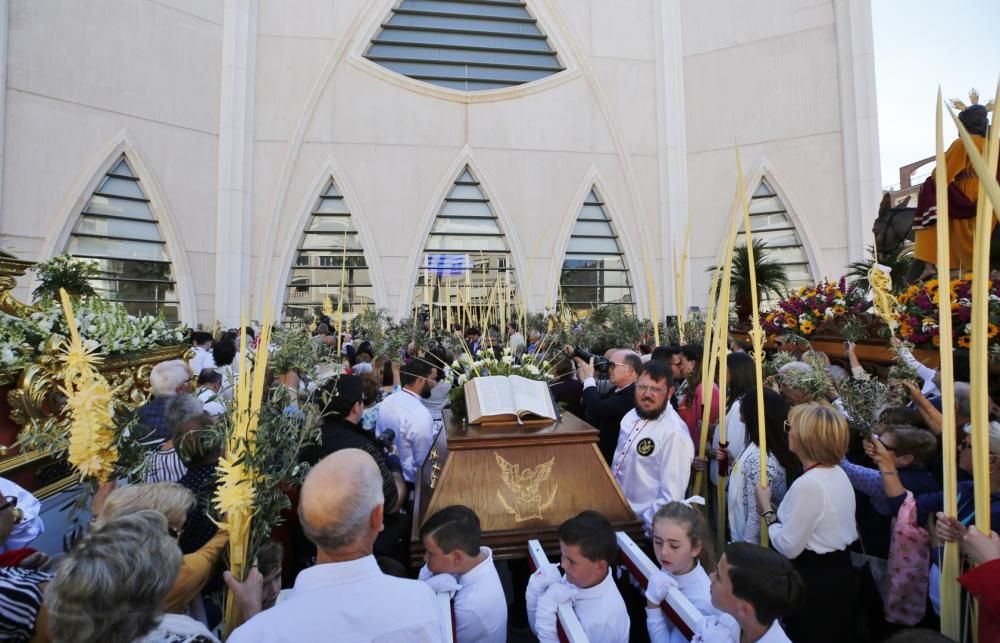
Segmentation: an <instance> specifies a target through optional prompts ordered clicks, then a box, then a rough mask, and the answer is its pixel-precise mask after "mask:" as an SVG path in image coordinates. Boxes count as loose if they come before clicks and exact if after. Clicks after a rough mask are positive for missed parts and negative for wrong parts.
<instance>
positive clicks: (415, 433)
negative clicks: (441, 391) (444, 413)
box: [375, 357, 437, 485]
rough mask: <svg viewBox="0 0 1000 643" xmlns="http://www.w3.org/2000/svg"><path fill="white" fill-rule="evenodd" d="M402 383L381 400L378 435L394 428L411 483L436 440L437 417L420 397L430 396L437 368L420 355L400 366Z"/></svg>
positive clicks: (400, 456)
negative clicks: (434, 417)
mask: <svg viewBox="0 0 1000 643" xmlns="http://www.w3.org/2000/svg"><path fill="white" fill-rule="evenodd" d="M399 383H400V384H401V385H402V387H403V388H402V389H401V390H399V391H396V392H395V393H393V394H392V395H390V396H389V397H387V398H385V400H383V401H382V406H381V407H380V409H379V413H378V421H377V422H376V424H375V435H377V436H379V437H381V435H382V433H383V432H384V431H385V430H386V429H392V430H393V431H394V432H395V434H396V437H395V441H394V442H395V445H396V451H398V452H399V460H400V462H401V463H402V465H403V479H404V480H406V482H407V484H410V485H412V484H413V483H414V481H415V480H416V479H417V472H418V471H419V470H420V465H422V464H423V463H424V460H425V459H426V458H427V454H428V453H430V450H431V445H432V444H433V443H434V421H433V419H431V413H430V411H428V410H427V407H425V406H424V404H423V402H422V401H421V400H423V399H427V398H429V397H430V396H431V389H432V388H434V385H435V384H437V369H435V368H434V367H433V366H432V365H431V364H430V362H428V361H426V360H424V359H422V358H419V357H418V358H416V359H414V360H413V361H411V362H410V363H409V364H406V365H404V366H403V367H402V368H400V369H399Z"/></svg>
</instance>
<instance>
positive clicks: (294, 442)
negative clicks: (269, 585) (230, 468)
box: [246, 386, 323, 560]
mask: <svg viewBox="0 0 1000 643" xmlns="http://www.w3.org/2000/svg"><path fill="white" fill-rule="evenodd" d="M296 398H297V399H293V398H292V394H291V392H290V391H289V390H288V389H287V388H286V387H284V386H276V387H274V388H272V390H271V393H270V396H269V398H268V400H267V402H266V403H265V404H264V405H262V407H261V410H260V416H259V419H258V424H257V432H256V434H255V435H254V448H252V449H247V456H246V463H247V466H248V468H249V469H250V470H251V471H254V472H255V473H256V474H257V477H256V486H255V496H254V514H253V522H252V524H251V529H250V547H249V551H248V560H253V557H254V556H255V555H256V553H257V551H258V550H259V549H260V548H261V546H262V545H263V544H264V543H266V542H267V541H268V540H269V539H270V536H271V530H272V529H273V528H274V527H275V526H276V525H278V524H280V523H281V512H282V511H284V510H286V509H288V508H290V507H291V503H290V502H289V500H288V497H287V496H286V495H285V489H287V488H288V487H289V486H298V485H301V484H302V481H303V480H304V479H305V476H306V473H308V470H309V467H308V466H307V465H305V464H300V463H299V453H300V452H301V451H302V449H303V448H304V447H307V446H310V445H313V444H317V443H318V442H319V439H320V426H321V423H322V410H321V409H322V406H323V405H322V392H321V391H319V390H317V391H315V392H312V393H308V392H303V393H301V394H300V395H298V396H296Z"/></svg>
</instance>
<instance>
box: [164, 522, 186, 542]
mask: <svg viewBox="0 0 1000 643" xmlns="http://www.w3.org/2000/svg"><path fill="white" fill-rule="evenodd" d="M167 533H168V534H170V537H171V538H173V539H174V540H180V537H181V534H183V533H184V527H171V526H170V525H167Z"/></svg>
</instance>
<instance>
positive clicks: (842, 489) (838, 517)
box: [767, 466, 858, 559]
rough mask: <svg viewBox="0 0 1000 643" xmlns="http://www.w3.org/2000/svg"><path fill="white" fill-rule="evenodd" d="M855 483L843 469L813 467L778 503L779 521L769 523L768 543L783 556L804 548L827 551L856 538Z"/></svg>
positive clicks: (792, 554)
mask: <svg viewBox="0 0 1000 643" xmlns="http://www.w3.org/2000/svg"><path fill="white" fill-rule="evenodd" d="M854 509H855V506H854V487H852V486H851V481H850V480H849V479H848V478H847V474H846V473H844V470H843V469H841V468H840V467H839V466H838V467H815V468H813V469H811V470H809V471H806V472H805V473H803V474H802V475H801V476H799V478H798V479H797V480H796V481H795V482H793V483H792V486H791V487H790V488H789V489H788V493H786V494H785V497H784V498H783V499H782V501H781V505H780V506H779V507H778V522H775V523H773V524H772V525H771V526H770V527H768V530H767V531H768V535H769V536H770V537H771V545H772V546H773V547H774V548H775V549H776V550H778V552H780V553H781V554H783V555H784V556H785V557H786V558H790V559H791V558H797V557H798V555H799V554H801V553H802V552H803V551H804V550H806V549H808V550H809V551H812V552H815V553H817V554H828V553H830V552H833V551H840V550H843V549H846V548H847V546H848V545H850V544H851V543H853V542H854V541H855V540H857V539H858V527H857V524H856V523H855V522H854Z"/></svg>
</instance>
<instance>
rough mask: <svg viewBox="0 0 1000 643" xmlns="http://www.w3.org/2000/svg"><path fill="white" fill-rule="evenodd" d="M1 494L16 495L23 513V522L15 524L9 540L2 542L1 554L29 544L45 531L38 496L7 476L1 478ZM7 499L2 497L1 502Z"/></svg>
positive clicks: (18, 506) (8, 537) (0, 546)
mask: <svg viewBox="0 0 1000 643" xmlns="http://www.w3.org/2000/svg"><path fill="white" fill-rule="evenodd" d="M0 496H4V497H6V496H14V497H15V498H17V508H18V509H20V510H21V512H22V513H23V517H22V518H21V522H19V523H17V524H16V525H14V528H13V529H11V531H10V535H9V536H7V540H6V541H4V542H0V554H2V553H4V552H5V551H9V550H11V549H20V548H22V547H26V546H28V544H29V543H31V541H33V540H34V539H35V538H38V537H39V536H40V535H41V534H42V532H43V531H45V523H43V522H42V517H41V515H40V514H41V512H42V503H41V502H39V500H38V498H36V497H35V496H33V495H31V493H30V492H29V491H27V490H26V489H24V488H23V487H21V485H19V484H17V483H16V482H11V481H10V480H8V479H7V478H0ZM5 502H6V500H4V499H3V498H0V504H4V503H5Z"/></svg>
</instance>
